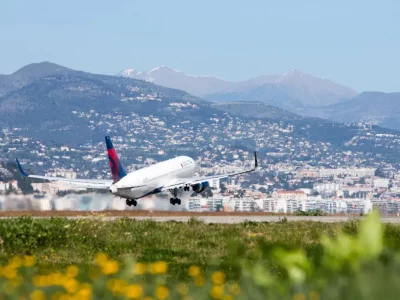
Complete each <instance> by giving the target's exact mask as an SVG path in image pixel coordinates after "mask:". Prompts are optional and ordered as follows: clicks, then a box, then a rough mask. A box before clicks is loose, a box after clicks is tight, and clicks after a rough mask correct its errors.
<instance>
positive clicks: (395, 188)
mask: <svg viewBox="0 0 400 300" xmlns="http://www.w3.org/2000/svg"><path fill="white" fill-rule="evenodd" d="M188 105H192V104H190V103H188ZM171 109H177V110H178V109H182V105H174V103H171ZM71 113H72V114H75V115H78V116H79V117H80V118H85V119H87V120H88V124H89V125H88V126H97V127H100V128H103V129H104V131H105V132H108V134H110V135H111V136H112V139H113V141H114V144H115V147H116V149H117V151H118V153H119V154H120V157H121V160H122V162H123V163H124V165H125V167H126V168H127V170H129V171H132V170H135V169H139V168H142V167H144V166H148V165H150V164H153V163H155V162H157V161H160V160H164V159H167V158H170V157H173V156H175V155H177V154H180V152H183V153H185V154H187V153H190V154H191V156H193V158H194V159H195V160H196V162H197V164H198V175H209V174H224V173H228V172H234V171H239V170H242V169H243V168H246V167H249V166H250V165H251V164H252V163H253V157H252V150H253V149H249V146H247V147H246V145H243V144H241V143H243V141H250V143H251V141H253V142H254V148H255V149H268V150H267V151H265V150H264V151H265V152H264V153H262V154H261V155H259V163H260V170H259V171H257V172H255V173H252V174H250V175H243V176H239V177H237V178H235V179H234V180H232V181H228V182H227V181H223V182H219V181H217V182H212V183H211V186H212V189H211V190H210V191H208V192H207V193H203V194H201V195H195V194H192V195H190V193H189V194H188V195H187V196H185V197H186V199H185V201H184V203H183V205H182V206H181V207H180V208H178V207H171V206H170V204H169V203H168V201H167V199H168V197H169V195H167V194H165V195H163V194H161V195H159V196H158V198H157V199H155V198H154V197H153V198H149V199H143V201H141V203H139V206H138V208H144V209H159V207H160V205H159V203H160V201H161V200H162V199H164V198H165V200H166V201H165V203H166V204H165V205H164V204H163V205H162V207H163V209H175V210H176V209H181V210H189V211H221V210H223V211H265V212H273V213H295V212H296V211H304V212H307V211H316V210H318V211H321V212H324V213H330V214H335V213H351V214H363V213H368V212H369V211H371V209H372V208H373V207H378V208H379V209H380V210H381V211H382V212H383V213H385V214H397V213H399V212H400V208H399V203H400V175H399V174H398V169H399V165H398V163H396V161H394V162H390V160H383V159H382V155H380V154H379V153H378V154H377V153H372V152H371V153H365V152H362V151H352V150H351V149H356V148H357V147H361V146H363V145H365V144H372V145H378V146H381V147H382V146H383V147H386V148H387V149H393V148H398V147H399V142H400V139H399V136H398V135H395V134H381V133H376V132H374V130H373V128H370V127H369V126H368V124H358V127H359V135H357V136H356V137H355V138H352V139H351V140H349V141H348V142H347V143H346V144H347V146H348V148H349V149H348V150H347V149H345V150H342V149H339V148H336V147H334V146H333V145H332V144H330V143H324V142H318V141H317V142H311V141H310V140H306V139H304V138H301V137H297V138H296V137H293V135H290V134H291V133H293V131H294V130H295V128H294V126H293V125H290V124H286V126H282V124H280V123H279V122H265V121H262V120H250V121H246V122H245V121H243V120H241V119H240V118H235V117H231V116H229V115H228V114H226V115H225V117H224V118H210V119H209V122H208V123H207V124H206V123H201V124H200V125H195V126H193V125H192V124H190V122H189V121H188V122H187V123H184V124H180V125H172V126H171V127H168V126H167V125H166V123H167V122H166V120H162V119H160V118H158V117H154V116H151V115H150V116H148V117H139V116H137V115H132V116H130V117H127V116H123V115H118V114H114V115H112V114H109V115H101V114H99V113H96V111H94V110H91V111H90V112H89V113H84V112H79V111H72V112H71ZM116 124H118V125H116ZM121 128H125V130H126V133H127V134H126V136H121V135H118V132H119V131H120V130H121ZM230 141H231V143H230ZM235 141H239V142H241V143H238V144H234V142H235ZM232 142H233V144H232ZM0 146H1V147H2V149H3V154H4V155H3V158H1V160H2V162H1V163H2V165H3V167H2V168H0V178H1V181H0V193H1V194H2V195H3V197H2V196H0V205H1V208H2V209H5V208H13V209H16V208H17V207H20V208H27V207H28V208H36V209H106V208H108V209H128V208H127V207H126V206H125V202H124V201H122V200H121V199H119V198H117V199H115V198H113V197H112V196H111V195H109V194H105V195H101V194H91V196H90V195H89V196H88V195H87V191H86V190H85V189H79V188H72V187H71V186H70V185H68V184H65V183H60V182H51V183H43V182H34V183H32V184H31V185H32V189H31V191H30V192H28V193H27V192H26V191H24V190H23V189H21V186H20V184H19V183H18V181H17V180H16V179H15V176H18V175H15V174H17V173H13V172H15V170H11V171H10V168H12V167H11V166H10V165H11V164H10V161H11V160H12V159H13V158H16V157H18V158H19V159H20V161H21V163H22V164H23V165H24V166H25V168H26V169H27V170H29V172H35V173H36V174H39V173H40V174H45V175H47V176H62V177H67V178H97V179H109V178H110V171H109V167H108V161H107V157H106V155H105V145H104V142H103V141H101V142H98V143H87V144H83V145H80V146H78V147H70V146H67V145H56V144H54V145H49V143H45V142H40V141H37V140H34V139H32V138H30V137H25V136H24V129H23V128H9V129H3V130H2V132H1V135H0ZM13 167H14V168H15V166H13ZM72 194H77V195H78V197H77V196H76V195H75V197H73V198H68V197H69V196H70V195H72ZM5 195H7V197H5ZM85 195H86V196H85ZM18 199H19V200H18ZM61 199H63V200H61ZM98 199H101V200H98ZM57 200H58V201H57ZM157 200H160V201H159V202H157ZM150 203H152V204H150ZM157 203H158V204H157Z"/></svg>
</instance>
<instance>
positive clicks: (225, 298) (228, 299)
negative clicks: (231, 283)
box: [222, 295, 233, 300]
mask: <svg viewBox="0 0 400 300" xmlns="http://www.w3.org/2000/svg"><path fill="white" fill-rule="evenodd" d="M222 300H233V297H232V295H224V296H223V297H222Z"/></svg>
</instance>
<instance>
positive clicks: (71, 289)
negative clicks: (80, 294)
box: [63, 278, 79, 294]
mask: <svg viewBox="0 0 400 300" xmlns="http://www.w3.org/2000/svg"><path fill="white" fill-rule="evenodd" d="M63 286H64V289H65V290H66V291H67V292H68V293H70V294H74V293H75V292H76V291H77V290H78V286H79V284H78V281H76V280H75V279H72V278H70V279H67V280H65V281H64V284H63Z"/></svg>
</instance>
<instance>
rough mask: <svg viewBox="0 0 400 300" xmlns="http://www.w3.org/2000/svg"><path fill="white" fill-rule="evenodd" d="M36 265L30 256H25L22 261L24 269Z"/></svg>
mask: <svg viewBox="0 0 400 300" xmlns="http://www.w3.org/2000/svg"><path fill="white" fill-rule="evenodd" d="M35 263H36V259H35V258H34V257H33V256H31V255H25V256H24V260H23V265H24V267H28V268H29V267H32V266H33V265H34V264H35Z"/></svg>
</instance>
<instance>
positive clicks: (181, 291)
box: [176, 283, 189, 295]
mask: <svg viewBox="0 0 400 300" xmlns="http://www.w3.org/2000/svg"><path fill="white" fill-rule="evenodd" d="M176 290H177V291H178V293H179V294H181V295H187V293H188V292H189V287H188V286H187V284H185V283H180V284H178V285H177V287H176Z"/></svg>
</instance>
